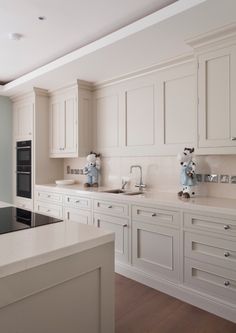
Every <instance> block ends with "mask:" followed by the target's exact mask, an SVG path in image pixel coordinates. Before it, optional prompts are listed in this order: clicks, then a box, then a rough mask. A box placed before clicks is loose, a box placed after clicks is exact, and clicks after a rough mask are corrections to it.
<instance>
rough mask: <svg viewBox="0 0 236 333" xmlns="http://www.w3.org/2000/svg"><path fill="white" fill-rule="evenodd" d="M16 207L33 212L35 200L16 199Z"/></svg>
mask: <svg viewBox="0 0 236 333" xmlns="http://www.w3.org/2000/svg"><path fill="white" fill-rule="evenodd" d="M15 206H16V207H18V208H22V209H26V210H33V200H32V199H18V198H17V199H16V200H15Z"/></svg>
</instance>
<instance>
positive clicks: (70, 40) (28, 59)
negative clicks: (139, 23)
mask: <svg viewBox="0 0 236 333" xmlns="http://www.w3.org/2000/svg"><path fill="white" fill-rule="evenodd" d="M175 1H176V0H145V1H144V0H119V1H117V0H99V1H96V0H86V1H84V0H66V1H65V0H64V1H63V0H21V1H17V0H0V49H1V52H0V64H1V68H0V81H1V82H2V83H4V82H9V81H12V80H14V79H16V78H18V77H19V76H22V75H23V74H26V73H29V72H31V71H32V70H34V69H36V68H38V67H40V66H42V65H45V64H47V63H49V62H50V61H52V60H55V59H57V58H59V57H61V56H63V55H65V54H67V53H69V52H71V51H74V50H76V49H78V48H80V47H82V46H84V45H87V44H89V43H91V42H93V41H95V40H97V39H99V38H101V37H103V36H105V35H108V34H109V33H111V32H114V31H115V30H117V29H119V28H121V27H123V26H126V25H128V24H130V23H132V22H134V21H136V20H138V19H140V18H142V17H144V16H146V15H148V14H150V13H153V12H155V11H157V10H159V9H161V8H163V7H165V6H167V5H170V4H171V3H173V2H175ZM40 16H43V17H45V18H46V19H45V20H39V19H38V17H40ZM15 32H16V33H20V34H21V35H22V39H21V40H18V41H14V40H10V39H9V38H8V34H9V33H15Z"/></svg>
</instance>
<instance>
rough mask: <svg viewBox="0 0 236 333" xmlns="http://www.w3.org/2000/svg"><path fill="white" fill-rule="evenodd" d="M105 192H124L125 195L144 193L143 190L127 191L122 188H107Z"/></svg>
mask: <svg viewBox="0 0 236 333" xmlns="http://www.w3.org/2000/svg"><path fill="white" fill-rule="evenodd" d="M103 192H104V193H112V194H124V195H138V194H143V192H142V191H125V190H121V189H112V190H106V191H103Z"/></svg>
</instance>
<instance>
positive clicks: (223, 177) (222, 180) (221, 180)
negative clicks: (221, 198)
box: [220, 175, 229, 184]
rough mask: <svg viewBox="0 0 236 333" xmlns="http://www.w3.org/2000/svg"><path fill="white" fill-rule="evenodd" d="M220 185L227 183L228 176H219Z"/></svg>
mask: <svg viewBox="0 0 236 333" xmlns="http://www.w3.org/2000/svg"><path fill="white" fill-rule="evenodd" d="M220 183H224V184H227V183H229V175H220Z"/></svg>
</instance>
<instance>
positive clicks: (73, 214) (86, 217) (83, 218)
mask: <svg viewBox="0 0 236 333" xmlns="http://www.w3.org/2000/svg"><path fill="white" fill-rule="evenodd" d="M64 218H65V219H67V220H71V221H78V222H79V223H83V224H92V218H91V212H90V211H89V210H85V209H79V208H77V209H76V208H70V207H69V208H67V207H65V208H64Z"/></svg>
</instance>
